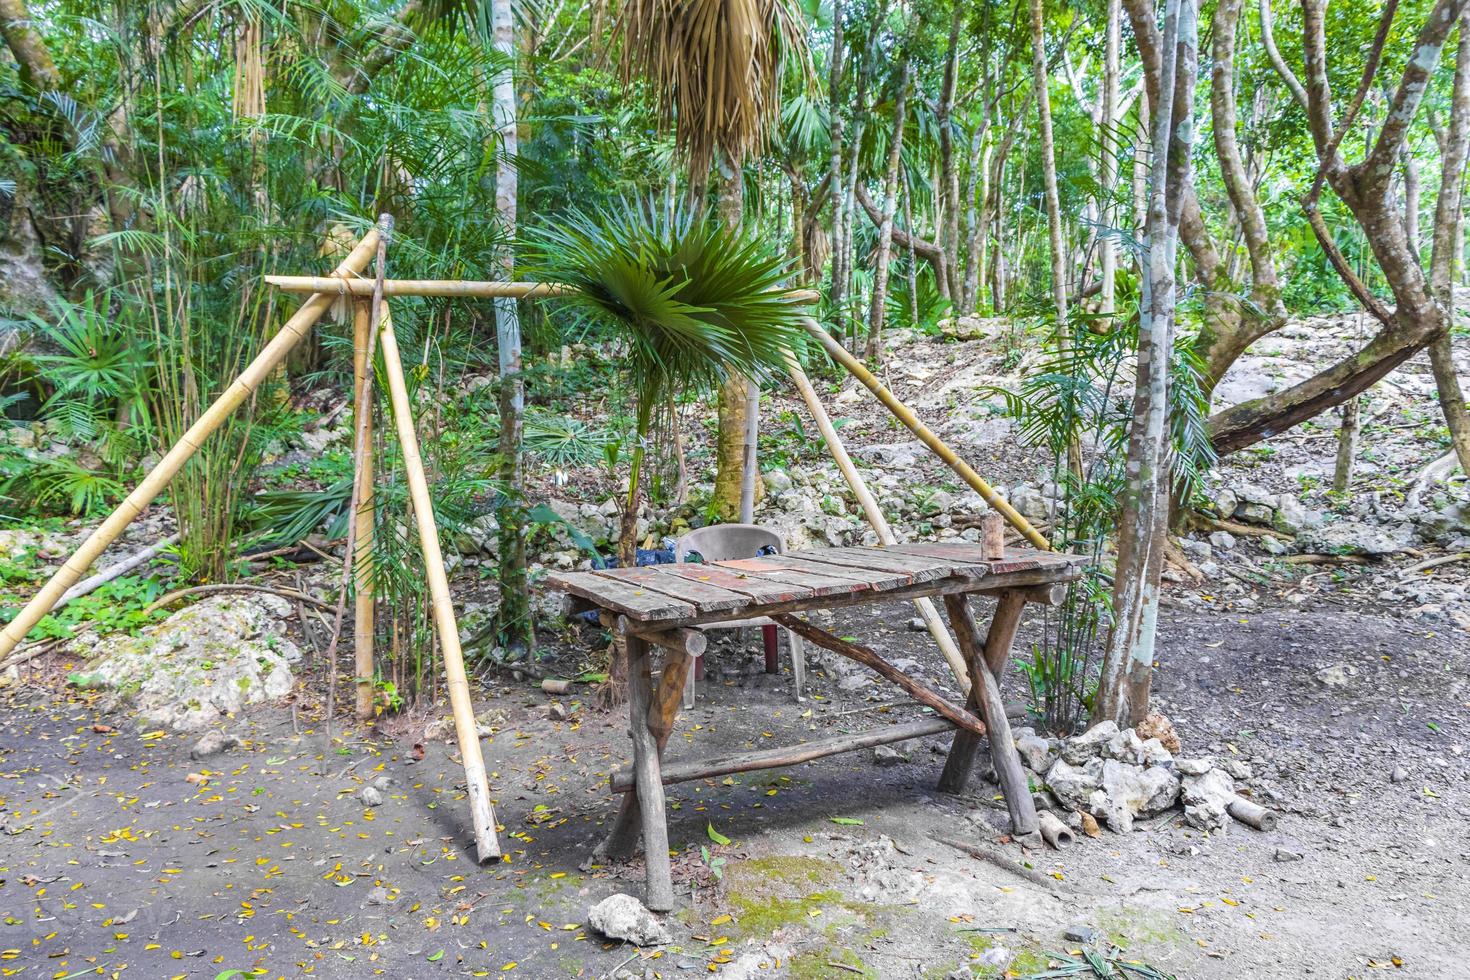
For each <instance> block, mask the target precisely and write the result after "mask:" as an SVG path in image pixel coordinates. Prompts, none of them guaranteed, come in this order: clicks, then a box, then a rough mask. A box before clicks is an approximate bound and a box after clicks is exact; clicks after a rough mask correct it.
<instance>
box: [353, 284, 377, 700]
mask: <svg viewBox="0 0 1470 980" xmlns="http://www.w3.org/2000/svg"><path fill="white" fill-rule="evenodd" d="M371 334H372V307H371V306H370V305H369V304H368V303H366V302H364V301H362V300H358V301H357V302H355V303H353V317H352V382H353V384H352V398H353V415H354V417H355V418H356V419H357V420H358V424H357V425H356V426H354V428H355V429H356V430H358V431H360V432H361V435H362V439H361V445H360V446H359V447H358V451H357V457H356V459H355V461H354V462H355V464H356V465H355V466H354V478H355V479H356V481H357V512H356V514H354V515H353V522H354V524H355V525H356V527H357V533H356V534H355V535H354V536H353V537H354V539H355V540H354V542H353V547H354V549H355V550H356V554H355V555H354V556H353V574H354V575H355V576H356V578H355V579H354V581H355V583H356V586H357V588H356V590H355V594H354V598H353V608H352V612H353V619H352V650H353V656H354V658H355V662H356V666H355V668H354V673H355V675H356V677H357V717H358V718H359V719H361V720H363V721H367V720H368V719H370V718H372V716H373V640H374V636H373V632H374V628H375V624H374V616H373V609H374V604H375V601H376V595H375V594H374V591H373V567H372V560H373V559H372V553H373V531H374V516H375V513H376V511H375V508H374V503H373V408H372V392H371V390H370V388H369V386H368V384H367V377H368V372H370V371H371V370H372V369H373V366H372V364H371V363H370V362H369V360H368V348H369V346H370V343H369V341H370V338H371Z"/></svg>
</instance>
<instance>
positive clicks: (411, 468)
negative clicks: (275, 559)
mask: <svg viewBox="0 0 1470 980" xmlns="http://www.w3.org/2000/svg"><path fill="white" fill-rule="evenodd" d="M378 340H379V343H380V345H381V346H382V349H383V372H384V374H386V375H387V377H388V396H389V399H390V400H391V401H392V404H393V424H394V426H395V428H396V430H397V432H398V442H399V445H401V446H402V447H403V469H404V471H405V473H406V474H407V476H408V494H409V499H410V500H411V501H412V503H413V517H414V522H415V523H416V524H417V525H418V532H419V547H420V549H421V550H422V551H423V554H424V572H425V573H426V574H427V576H428V579H429V601H430V605H431V606H432V608H433V611H434V626H435V629H436V631H437V632H438V634H439V649H440V650H442V651H443V653H444V675H445V681H446V684H445V686H446V687H447V688H448V689H449V707H450V710H451V711H453V713H454V730H455V734H456V735H457V736H458V739H459V755H460V758H461V759H463V760H464V776H465V786H466V787H467V788H468V790H469V797H470V816H471V818H472V820H473V822H474V827H475V847H476V849H477V851H478V855H479V859H480V860H481V861H488V860H489V859H491V858H497V857H500V841H499V839H498V838H497V837H496V836H495V809H494V807H493V806H492V805H491V803H490V784H489V781H488V780H487V779H486V776H485V759H484V756H483V755H482V754H481V753H480V733H479V726H478V725H477V724H476V722H475V708H474V702H473V701H472V700H471V698H470V682H469V678H468V677H467V676H466V675H465V669H464V653H463V652H462V651H461V650H460V645H459V624H458V623H457V622H456V621H455V617H454V602H453V600H452V599H451V598H450V595H449V578H448V576H446V575H445V574H444V556H443V554H442V553H441V552H440V550H439V529H438V528H437V527H436V526H435V524H434V505H433V503H432V502H431V501H430V500H429V480H428V477H427V476H426V475H425V473H424V461H423V457H422V456H420V455H419V438H418V433H417V432H416V431H415V430H414V426H413V409H412V408H411V407H410V405H409V403H408V383H407V382H406V381H405V380H404V377H403V362H402V360H401V359H400V357H399V353H398V338H397V337H396V336H394V333H393V318H392V317H391V316H390V315H389V312H388V306H387V303H384V304H383V312H382V318H381V322H380V327H379V337H378Z"/></svg>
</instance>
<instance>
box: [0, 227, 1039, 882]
mask: <svg viewBox="0 0 1470 980" xmlns="http://www.w3.org/2000/svg"><path fill="white" fill-rule="evenodd" d="M392 226H393V221H392V218H391V216H389V215H383V216H382V217H381V218H380V219H379V223H378V226H377V227H375V228H372V229H370V230H369V231H368V232H367V234H365V235H364V236H363V237H362V239H361V241H359V242H358V243H357V245H356V246H355V247H354V248H353V249H352V250H351V251H349V252H348V254H347V255H346V257H345V258H343V259H342V261H341V262H340V263H339V264H338V266H337V268H336V269H334V270H333V271H332V274H331V275H330V276H266V277H265V279H266V282H267V283H269V284H271V285H273V286H276V287H278V288H280V289H281V290H283V291H285V292H291V293H303V294H307V299H306V300H305V301H304V302H303V303H302V304H301V306H300V308H299V309H297V311H296V312H295V313H294V314H292V315H291V317H290V318H289V319H288V320H287V321H286V322H285V324H283V325H282V327H281V329H280V331H279V332H278V333H277V334H276V335H275V336H274V337H272V338H271V340H270V341H269V342H268V343H267V344H266V345H265V347H264V348H262V349H261V352H260V353H259V354H258V355H256V357H255V359H254V360H253V361H251V362H250V364H249V365H248V366H247V367H246V368H245V370H243V371H242V372H241V373H240V376H239V377H238V378H236V379H235V381H234V382H232V383H231V384H230V386H229V387H228V388H226V389H225V391H224V392H223V393H222V394H221V395H220V396H219V398H217V399H216V400H215V401H214V403H213V404H212V405H210V406H209V408H208V409H207V410H206V411H205V412H204V413H203V414H202V415H201V416H200V417H199V418H198V420H197V421H195V422H194V424H193V425H191V426H190V427H189V429H188V431H186V432H185V433H184V435H183V436H182V437H181V438H180V439H179V441H178V443H177V444H175V445H174V446H173V447H172V448H170V449H169V451H168V453H167V454H165V455H164V457H163V458H162V459H161V460H159V462H158V463H157V464H156V465H155V466H154V467H153V469H152V470H150V471H149V472H148V474H147V475H146V476H145V477H144V478H143V480H142V482H140V483H139V484H138V485H137V487H135V488H134V489H133V491H132V492H131V493H129V494H128V496H127V497H126V498H125V499H124V500H123V502H122V503H121V504H119V505H118V507H117V509H116V510H114V511H113V512H112V513H111V514H110V515H108V517H107V518H106V519H105V520H104V521H103V522H102V523H101V524H100V525H99V526H98V527H97V528H96V530H94V531H93V532H92V533H91V534H90V535H88V537H87V539H86V540H85V541H83V542H82V544H81V545H80V546H79V547H78V548H77V550H76V551H75V552H74V553H73V554H72V555H71V556H70V557H68V558H67V559H66V561H65V562H63V563H62V565H61V567H60V568H59V569H57V570H56V572H55V573H54V574H53V575H52V577H51V579H50V580H49V581H48V582H47V583H46V584H45V585H44V586H43V587H42V588H41V590H40V591H39V592H37V593H36V595H35V596H34V597H32V599H31V600H30V602H28V603H27V604H26V605H25V607H24V608H22V609H21V610H20V612H19V613H18V614H16V616H15V618H14V619H12V620H11V621H10V623H9V624H8V625H6V627H5V628H4V630H0V658H4V657H6V656H7V655H8V654H10V653H11V651H13V650H14V649H15V647H16V646H17V645H18V644H19V643H20V642H21V640H22V639H24V637H25V635H26V634H27V633H28V632H30V630H31V629H32V628H33V627H34V626H35V625H36V624H37V623H38V622H40V620H41V618H42V617H43V616H45V615H46V614H47V613H48V612H50V611H51V609H52V608H53V607H55V605H56V604H57V602H58V601H60V600H61V598H62V596H63V595H64V594H65V593H66V592H67V590H68V589H70V588H71V587H72V586H73V585H75V584H76V583H77V581H78V580H79V579H80V578H81V577H82V575H83V574H85V573H86V571H87V569H88V568H89V567H90V566H91V565H92V563H93V562H95V561H96V560H97V558H98V557H99V556H100V555H101V554H102V552H103V551H104V550H105V549H106V548H107V546H108V545H110V544H111V543H112V542H113V541H114V540H116V539H117V537H118V536H119V535H120V534H121V533H122V532H123V531H124V530H125V529H126V528H127V526H128V525H129V524H131V523H132V522H133V520H134V519H135V518H137V517H138V515H139V514H141V513H142V512H143V510H144V508H146V507H147V506H148V505H149V504H150V503H151V502H152V501H153V499H154V498H155V497H157V496H158V495H159V494H160V493H162V492H163V490H164V489H165V488H166V487H167V486H168V485H169V483H170V481H171V480H172V479H173V478H174V476H175V475H176V474H177V473H178V472H179V470H180V469H181V468H182V467H183V465H184V464H185V463H186V462H188V460H189V458H190V457H192V456H193V455H194V453H195V452H197V451H198V449H199V446H200V444H201V443H202V442H203V441H204V440H205V439H207V438H208V437H209V436H210V435H211V434H212V433H213V432H214V431H215V430H216V429H217V428H219V426H220V425H221V424H222V423H223V422H224V420H225V419H226V418H227V417H228V416H229V415H230V413H231V412H233V411H234V410H235V409H236V408H238V407H239V406H240V405H241V404H242V403H243V402H244V401H245V400H246V399H247V398H249V397H250V396H251V395H252V394H254V392H255V390H256V389H257V388H258V387H259V386H260V384H261V382H262V381H264V380H265V378H266V377H267V376H268V375H269V374H270V373H271V371H273V370H274V369H275V368H276V366H277V365H279V364H280V363H281V362H282V361H283V360H284V359H285V357H286V355H287V354H288V353H290V351H291V350H292V348H294V347H295V346H296V345H297V344H298V343H300V342H301V340H302V339H303V338H305V336H306V335H307V333H308V332H309V331H310V329H311V328H312V326H313V325H314V324H315V323H316V322H317V320H319V319H320V318H321V316H322V314H324V313H325V312H326V311H327V310H328V309H329V308H330V307H331V306H332V304H333V303H335V302H336V301H337V300H338V299H340V298H342V297H351V298H352V306H353V402H354V415H355V416H356V419H357V425H355V426H354V428H355V430H356V431H357V434H358V438H357V439H355V440H354V453H353V456H354V459H353V467H354V470H353V473H354V476H353V482H354V488H355V489H354V493H353V499H354V501H355V504H356V509H355V512H354V513H353V514H352V515H351V525H352V526H351V531H350V534H349V537H350V538H351V539H352V541H351V547H350V552H351V553H350V554H348V555H347V556H345V558H344V560H345V562H346V563H348V565H349V569H348V571H349V572H350V574H351V575H352V581H353V583H354V584H355V586H356V588H355V592H356V596H355V600H354V610H353V612H354V615H353V623H354V649H355V671H356V707H357V713H358V715H359V717H370V716H371V713H372V697H373V689H372V678H373V672H374V663H373V629H374V621H373V610H374V595H373V587H372V572H371V566H370V564H369V563H370V560H371V559H370V554H371V542H372V534H373V523H374V512H373V506H374V505H373V491H372V488H373V465H374V460H373V456H372V449H371V446H372V441H371V439H367V440H364V439H362V435H363V432H364V430H365V427H366V426H369V425H370V424H371V422H370V419H371V403H370V400H371V388H372V384H371V376H372V370H373V363H372V352H373V348H374V346H375V345H374V343H373V341H374V340H376V341H377V342H378V343H377V345H376V346H378V347H379V349H380V350H381V354H382V359H383V368H384V376H385V377H386V379H387V383H388V394H389V399H390V402H391V405H392V409H393V413H392V414H393V421H394V427H395V430H396V434H397V437H398V441H399V444H400V446H401V448H402V451H403V461H404V469H405V471H406V475H407V480H408V485H409V495H410V500H411V503H412V508H413V514H414V520H415V523H416V525H417V529H418V534H419V543H420V547H421V550H422V552H423V556H424V570H425V574H426V576H427V577H428V581H429V591H430V599H431V605H432V610H433V616H434V625H435V630H436V632H437V634H438V637H439V644H440V649H441V650H442V651H443V653H444V670H445V675H446V681H447V684H446V687H447V689H448V692H449V700H450V708H451V710H452V712H453V716H454V726H455V733H456V736H457V740H458V743H459V750H460V757H461V759H462V760H463V763H464V767H465V785H466V787H467V790H468V796H469V802H470V815H471V819H472V823H473V827H474V836H475V845H476V852H477V856H478V858H479V860H480V861H482V862H483V861H486V860H489V859H491V858H496V857H499V856H500V853H501V852H500V844H499V839H498V837H497V836H496V831H495V814H494V808H493V805H492V802H491V799H490V787H489V782H488V778H487V776H486V772H485V763H484V757H483V754H482V752H481V747H480V737H479V729H478V724H477V723H476V721H475V714H474V705H473V700H472V696H471V693H470V688H469V680H468V677H467V675H466V672H465V667H464V656H463V652H462V650H461V649H460V639H459V627H458V623H457V622H456V619H455V614H454V604H453V600H452V597H451V595H450V592H449V581H448V577H447V576H446V574H445V571H444V559H443V554H442V553H441V551H440V546H439V534H438V528H437V527H436V526H435V524H434V511H433V506H432V503H431V500H430V496H429V489H428V479H427V477H426V475H425V472H424V466H423V460H422V457H421V455H420V452H419V446H418V434H417V430H416V429H415V428H414V423H413V414H412V406H411V405H410V403H409V399H408V388H407V384H406V382H405V378H404V374H403V364H402V360H401V357H400V355H399V351H398V341H397V337H396V336H395V334H394V332H393V320H392V316H391V315H390V314H389V312H388V307H387V299H388V298H389V297H392V296H440V297H456V296H457V297H464V298H475V299H480V298H500V297H515V298H535V297H550V296H558V295H565V294H567V293H568V292H571V291H572V287H569V286H565V285H562V284H559V283H531V282H484V281H464V280H423V279H385V278H384V277H383V269H382V267H381V265H380V266H379V268H378V270H377V275H376V277H375V278H371V279H370V278H365V277H364V275H363V273H364V270H366V269H367V267H368V265H369V263H370V262H371V261H372V260H373V257H374V255H375V254H379V255H381V248H380V246H381V245H384V244H386V240H387V237H388V235H389V234H390V232H391V229H392ZM789 298H790V299H791V301H793V302H798V303H809V302H811V301H813V300H814V299H816V298H817V294H816V293H815V292H811V291H796V292H793V293H791V294H789ZM369 299H371V300H372V302H371V303H370V302H369ZM379 303H381V308H380V309H379V310H377V311H376V313H375V311H374V306H375V305H377V304H379ZM374 320H376V321H377V322H376V326H377V334H376V336H374V333H373V326H374V322H373V321H374ZM802 326H803V327H804V328H805V329H806V331H807V333H809V334H810V335H811V336H812V337H813V338H815V339H816V340H817V342H818V343H819V344H821V346H822V347H823V349H824V350H826V351H827V353H828V354H829V355H830V356H831V357H832V358H833V359H834V360H836V361H837V362H838V363H839V364H841V365H842V366H843V367H844V368H845V369H846V370H847V371H848V372H849V373H851V374H852V375H853V376H854V377H855V378H857V379H858V381H860V382H861V383H862V384H863V385H864V386H865V387H867V388H868V389H869V390H870V391H871V392H872V393H873V394H874V395H875V396H876V397H877V398H878V400H879V401H880V402H881V403H882V404H883V406H884V407H885V408H887V409H888V410H889V411H890V412H891V413H892V414H893V415H894V417H896V418H897V419H898V420H899V421H900V422H902V423H903V424H904V425H905V426H906V427H908V428H909V430H910V431H912V432H913V433H914V434H915V435H916V436H918V438H919V439H920V440H921V441H922V442H923V443H924V444H925V445H926V446H928V447H929V448H930V449H931V450H933V451H934V453H935V454H936V455H937V456H939V458H940V459H942V460H943V461H944V462H945V463H946V465H948V466H949V467H950V468H951V469H953V470H954V471H955V472H956V473H957V474H958V475H959V476H960V478H961V479H963V480H964V481H965V482H966V483H967V484H968V485H969V486H970V487H972V488H973V489H974V490H975V491H976V492H977V493H979V494H980V496H981V497H982V498H983V499H984V500H985V501H986V503H988V504H989V505H990V506H991V507H992V508H994V509H995V510H996V511H997V512H999V513H1000V514H1001V515H1002V516H1003V517H1005V519H1006V520H1007V521H1008V522H1009V523H1010V524H1011V525H1012V526H1013V527H1015V528H1016V530H1017V531H1019V532H1020V533H1021V535H1022V536H1023V537H1025V538H1026V539H1027V540H1028V541H1029V542H1030V543H1031V544H1033V545H1035V546H1036V547H1038V548H1040V549H1042V550H1049V544H1048V542H1047V541H1046V538H1045V537H1044V536H1042V535H1041V534H1040V532H1038V531H1037V530H1036V529H1035V528H1033V527H1032V526H1031V525H1030V523H1028V522H1027V521H1026V519H1025V518H1024V517H1022V516H1021V515H1020V514H1019V513H1017V512H1016V511H1015V509H1014V508H1012V507H1011V506H1010V504H1008V503H1007V502H1006V501H1005V499H1004V498H1002V497H1000V496H999V495H998V494H997V493H996V492H995V490H994V489H992V488H991V486H990V485H989V484H988V483H987V482H986V481H985V480H984V478H982V477H981V476H980V475H979V474H978V473H976V472H975V471H974V470H973V469H971V468H970V466H969V465H968V464H966V463H965V462H964V460H962V459H960V457H959V456H958V455H957V454H956V453H955V452H954V451H953V450H951V449H950V448H949V447H948V446H946V445H945V444H944V443H943V442H942V441H941V440H940V439H939V437H938V436H936V435H935V434H934V433H933V432H932V431H931V430H930V429H929V428H928V427H927V426H925V425H924V423H923V422H921V421H920V420H919V419H918V417H917V416H916V415H914V413H913V412H912V411H911V410H910V409H909V408H908V407H907V406H905V405H904V404H903V403H902V402H900V401H899V400H898V399H897V398H896V397H895V396H894V395H893V393H892V392H890V391H889V390H888V389H887V388H885V387H884V386H883V385H882V383H881V382H879V381H878V379H877V378H876V377H874V376H873V375H872V373H871V372H869V371H868V370H867V368H866V367H864V366H863V364H862V362H860V361H859V360H858V359H857V358H855V357H853V356H852V355H851V354H850V353H848V352H847V350H846V349H844V348H843V347H842V346H841V344H839V343H838V342H837V341H836V340H834V339H833V338H832V337H831V336H830V335H829V334H828V333H827V331H825V330H824V329H822V327H821V325H820V324H818V323H817V322H816V321H815V320H813V319H811V318H810V317H803V318H802ZM786 368H787V371H788V374H789V376H790V378H791V381H792V384H793V385H794V386H795V387H796V389H797V391H798V392H799V393H800V394H801V397H802V400H803V401H804V403H805V404H806V406H807V410H808V411H809V412H810V413H811V415H812V418H813V420H814V421H815V422H816V424H817V428H818V430H819V431H820V432H821V434H822V439H823V441H824V443H825V444H826V447H827V450H828V452H830V453H831V454H832V457H833V460H834V461H835V462H836V463H837V467H838V469H839V470H840V471H841V473H842V476H843V479H844V480H846V481H847V484H848V486H849V488H850V489H851V490H852V492H853V495H854V496H855V497H856V498H857V500H858V503H859V506H860V507H861V508H862V511H863V514H864V516H865V517H866V518H867V520H868V523H869V524H870V525H871V526H872V528H873V530H874V532H875V533H876V534H877V535H878V540H879V542H880V543H881V544H885V545H888V544H896V543H897V538H896V537H895V536H894V534H893V531H892V528H891V527H890V526H889V525H888V522H887V520H886V519H885V518H884V516H883V513H882V511H881V510H880V509H879V507H878V504H877V501H876V500H874V498H873V495H872V493H871V492H869V490H868V488H867V485H866V484H865V483H864V481H863V478H862V476H861V475H860V474H859V473H858V471H857V468H856V467H855V466H854V465H853V462H852V458H851V457H850V456H849V455H848V453H847V449H846V447H845V446H844V445H843V443H842V440H841V438H840V437H839V436H838V434H837V430H836V428H835V427H834V426H833V425H832V422H831V419H830V418H829V417H828V415H827V412H826V409H825V408H824V407H823V405H822V403H821V400H820V399H819V398H818V397H817V393H816V391H815V390H814V389H813V388H812V386H811V382H810V381H809V380H808V379H807V377H806V373H805V372H804V371H803V370H802V368H801V365H800V363H799V362H798V361H797V360H796V358H795V356H794V355H792V354H790V353H788V355H787V360H786ZM751 441H753V440H751ZM746 459H747V467H749V466H750V465H753V463H754V459H755V454H754V453H753V452H751V451H749V448H748V449H747V453H746ZM354 557H360V561H359V562H358V563H357V564H356V566H355V567H351V566H352V561H353V558H354ZM915 605H916V607H917V609H918V611H919V614H920V616H921V617H922V618H923V620H924V623H925V625H926V626H927V627H928V630H929V632H930V634H931V635H932V636H933V637H934V641H935V643H936V644H937V645H938V647H939V650H940V652H941V653H942V654H943V655H944V658H945V660H946V661H948V663H949V665H950V667H951V669H952V670H953V671H954V675H955V678H956V680H957V681H958V682H959V684H960V686H961V687H962V688H963V689H964V690H966V691H968V690H969V686H970V679H969V676H968V671H967V669H966V667H965V659H964V656H963V655H962V654H961V652H960V650H959V648H958V647H957V646H956V644H955V641H954V639H953V637H951V636H950V634H949V631H948V630H947V629H946V628H945V626H944V624H943V622H942V620H941V619H940V617H939V614H938V612H937V611H936V610H935V608H934V605H933V603H932V602H931V601H930V600H928V599H918V600H916V601H915ZM328 669H329V670H333V671H335V669H336V665H335V664H329V665H328Z"/></svg>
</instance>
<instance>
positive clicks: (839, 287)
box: [827, 0, 848, 310]
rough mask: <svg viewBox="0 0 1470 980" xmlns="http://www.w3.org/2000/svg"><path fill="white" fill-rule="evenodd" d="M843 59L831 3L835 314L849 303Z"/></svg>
mask: <svg viewBox="0 0 1470 980" xmlns="http://www.w3.org/2000/svg"><path fill="white" fill-rule="evenodd" d="M842 58H843V50H842V0H832V60H831V65H830V66H829V73H828V80H827V115H828V117H829V118H828V126H829V127H830V129H829V132H828V139H827V142H828V143H829V144H830V156H829V158H828V167H829V172H828V177H829V180H830V181H831V184H832V190H831V194H832V288H831V290H829V292H828V296H829V298H830V299H831V302H832V308H833V309H834V310H840V309H842V306H843V303H844V302H845V301H846V299H847V270H846V269H845V268H844V267H843V260H844V259H845V258H846V256H847V248H846V246H845V243H844V240H843V237H842V229H843V218H844V214H843V212H844V210H845V209H846V208H847V206H848V201H847V195H846V194H844V193H843V182H842V160H843V154H842V148H843V142H842V140H843V128H844V120H843V117H842V99H841V92H842Z"/></svg>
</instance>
